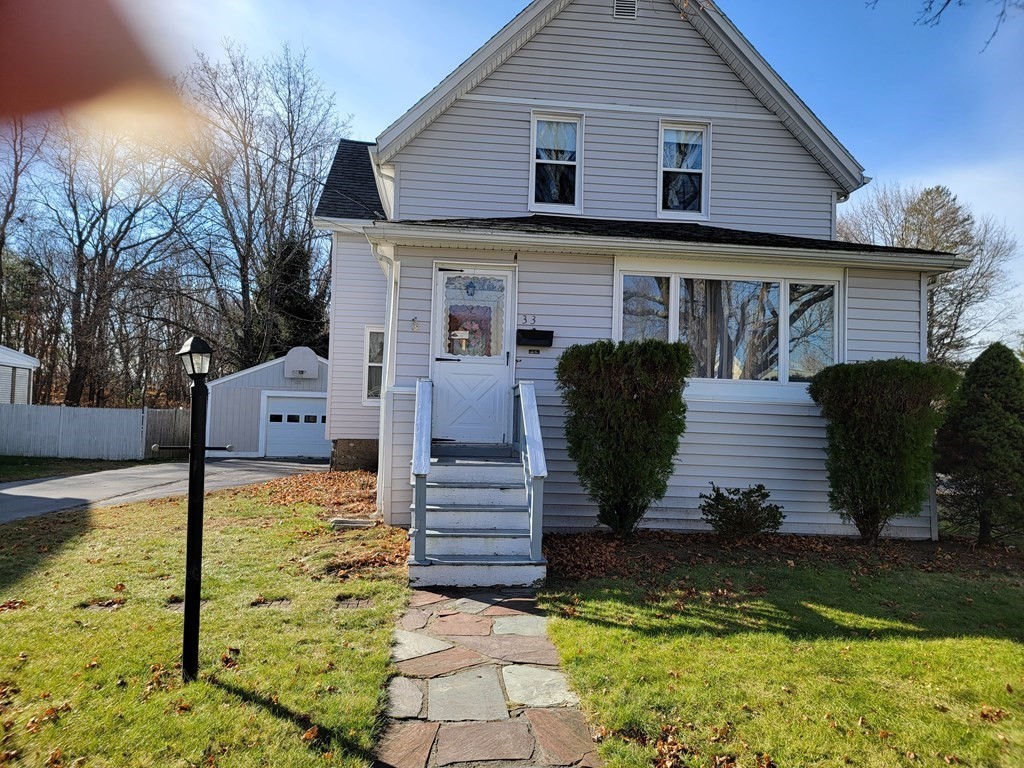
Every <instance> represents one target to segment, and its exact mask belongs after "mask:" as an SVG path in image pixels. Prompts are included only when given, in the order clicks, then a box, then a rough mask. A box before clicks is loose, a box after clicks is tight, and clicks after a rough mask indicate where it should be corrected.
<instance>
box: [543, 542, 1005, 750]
mask: <svg viewBox="0 0 1024 768" xmlns="http://www.w3.org/2000/svg"><path fill="white" fill-rule="evenodd" d="M682 538H683V537H680V539H682ZM709 542H710V543H709ZM644 546H645V545H644V543H643V542H640V543H639V544H637V545H636V548H637V550H638V553H639V554H638V556H637V558H636V565H637V566H638V567H637V568H635V569H634V571H633V573H632V575H631V576H627V577H625V578H622V577H620V578H615V579H609V578H593V579H589V580H585V581H578V582H562V583H552V584H550V585H549V587H548V589H547V591H546V601H547V604H548V606H549V608H550V609H551V610H552V612H553V614H554V615H555V616H557V617H558V618H556V619H554V620H553V621H552V623H551V627H550V634H551V637H552V639H553V640H554V642H555V644H556V645H557V646H558V648H559V651H560V653H561V655H562V658H563V661H564V663H565V666H566V671H567V673H568V675H569V677H570V680H571V683H572V684H573V686H574V687H575V688H576V690H577V691H579V692H580V694H581V697H582V700H583V705H584V708H585V709H586V710H587V712H588V714H589V715H590V716H591V718H592V720H593V721H594V723H595V724H596V725H598V726H600V727H601V728H602V729H606V733H607V738H606V740H605V743H604V745H603V746H602V754H603V755H604V756H605V758H606V759H608V761H609V763H610V764H611V765H613V766H648V765H650V764H651V762H652V760H653V761H655V764H657V765H661V766H666V768H667V767H669V766H734V765H735V766H758V767H759V768H767V767H768V766H779V767H780V768H781V767H783V766H841V765H856V766H868V767H875V766H907V765H921V766H946V765H950V764H957V765H970V766H1005V767H1006V768H1011V767H1013V768H1017V767H1019V766H1021V765H1024V644H1022V643H1024V579H1022V576H1021V571H1020V569H1019V567H1006V565H1005V561H1000V562H999V563H998V564H996V565H995V566H994V567H992V568H988V567H986V566H985V565H984V564H983V563H982V564H981V565H980V566H979V565H978V563H977V562H972V563H971V564H970V566H969V568H970V569H969V570H968V569H967V568H964V567H960V564H959V563H957V562H956V561H954V563H953V564H952V565H951V566H950V567H948V568H936V567H934V566H933V564H931V561H928V562H923V563H922V562H918V563H912V562H907V563H905V564H901V558H900V556H899V555H898V554H897V555H896V556H890V557H883V556H880V557H876V556H875V555H874V554H872V553H871V551H870V550H867V551H865V550H861V551H860V553H859V554H856V553H855V550H856V549H857V548H858V547H857V545H848V547H847V548H848V549H849V551H850V552H851V553H855V554H853V555H851V557H850V558H849V559H846V557H845V556H844V549H840V551H839V552H838V553H833V556H822V555H820V554H818V553H815V552H813V551H809V552H807V553H805V554H803V555H801V553H800V552H799V551H797V552H795V553H788V554H780V552H779V551H778V549H775V548H774V547H772V546H769V547H767V548H765V549H761V550H753V551H748V552H744V551H742V550H732V551H725V550H721V549H717V548H716V545H715V544H714V543H713V542H712V541H711V539H710V537H705V538H704V539H703V543H702V544H700V545H698V546H696V547H695V550H696V551H697V552H700V551H703V554H697V555H695V556H693V557H692V558H689V560H690V561H689V562H687V559H688V557H687V556H686V555H685V554H684V555H682V556H680V557H679V558H678V562H677V563H676V564H675V565H672V563H668V567H665V565H666V563H665V556H666V555H665V553H666V552H671V550H672V546H673V545H672V544H671V543H669V544H668V545H666V542H665V541H660V542H658V543H657V547H656V548H657V549H658V550H659V551H658V553H655V554H653V555H652V554H651V553H650V552H648V553H646V554H643V550H644ZM581 548H585V549H586V551H587V552H588V554H589V555H590V556H591V557H600V553H599V552H598V551H595V548H594V547H593V546H590V545H588V544H586V543H584V542H578V543H577V544H576V545H575V546H570V547H568V548H567V551H571V550H573V549H575V550H579V549H581ZM905 551H910V550H909V549H907V550H905ZM897 552H898V550H897ZM669 556H670V557H671V555H669ZM937 557H938V558H939V560H937V561H935V562H936V563H939V564H941V563H942V560H941V558H942V557H944V555H943V554H942V553H941V550H940V552H939V554H938V555H937ZM1016 562H1017V563H1018V564H1019V556H1018V557H1017V559H1016ZM652 566H653V567H652ZM659 566H661V567H659ZM552 567H555V568H557V557H555V558H553V562H552ZM659 571H660V572H659ZM659 760H660V762H659ZM673 760H674V762H673Z"/></svg>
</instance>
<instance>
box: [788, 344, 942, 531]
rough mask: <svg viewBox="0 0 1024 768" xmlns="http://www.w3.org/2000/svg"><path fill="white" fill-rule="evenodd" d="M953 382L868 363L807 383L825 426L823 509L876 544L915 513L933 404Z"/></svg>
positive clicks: (837, 368) (909, 367)
mask: <svg viewBox="0 0 1024 768" xmlns="http://www.w3.org/2000/svg"><path fill="white" fill-rule="evenodd" d="M955 387H956V374H955V373H954V372H952V371H951V370H949V369H947V368H943V367H942V366H939V365H936V364H934V363H915V362H911V361H909V360H872V361H870V362H864V363H843V364H840V365H833V366H830V367H828V368H826V369H824V370H823V371H821V372H820V373H818V374H817V375H816V376H815V377H814V379H813V380H812V381H811V384H810V387H809V388H808V389H809V392H810V394H811V397H812V398H813V399H814V402H816V403H817V404H818V405H820V406H821V412H822V415H823V416H824V417H825V419H826V420H827V421H828V425H827V428H826V439H827V444H826V448H825V453H826V458H825V467H826V469H827V470H828V479H829V486H830V487H829V493H828V498H829V502H830V504H831V506H832V508H833V509H835V510H836V511H838V512H839V513H840V514H841V515H842V516H843V519H845V520H848V521H852V522H853V523H854V524H855V525H856V526H857V530H858V531H859V532H860V535H861V538H862V539H863V540H864V541H866V542H871V543H876V542H877V541H878V538H879V536H881V534H882V531H883V530H884V529H885V526H886V525H888V523H889V521H890V520H892V519H893V518H894V517H912V516H914V515H918V514H920V512H921V505H922V504H923V503H924V500H925V498H926V497H927V494H928V487H929V482H930V479H931V469H932V459H933V448H932V446H933V441H934V435H935V429H936V428H937V427H938V426H939V423H940V421H941V414H940V411H939V410H938V408H937V405H938V404H941V403H942V402H944V401H945V400H946V399H947V398H948V397H949V395H950V394H951V393H952V391H953V389H954V388H955Z"/></svg>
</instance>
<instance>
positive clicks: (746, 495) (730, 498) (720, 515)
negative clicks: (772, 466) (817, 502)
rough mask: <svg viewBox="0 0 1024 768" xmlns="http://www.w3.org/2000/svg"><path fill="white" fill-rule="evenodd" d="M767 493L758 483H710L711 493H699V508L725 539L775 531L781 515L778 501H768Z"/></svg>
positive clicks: (737, 538) (779, 524)
mask: <svg viewBox="0 0 1024 768" xmlns="http://www.w3.org/2000/svg"><path fill="white" fill-rule="evenodd" d="M768 495H769V494H768V489H767V488H765V487H764V486H763V485H761V484H760V483H758V484H757V485H752V486H750V487H749V488H747V489H746V490H740V489H739V488H726V489H725V490H722V489H721V488H719V487H718V486H717V485H715V484H714V483H712V484H711V493H710V494H708V493H702V494H701V495H700V497H701V498H702V499H703V501H702V502H701V503H700V511H701V513H702V514H703V516H704V522H706V523H707V524H708V525H710V526H711V527H712V528H714V529H715V533H717V534H718V535H719V536H721V537H723V538H726V539H733V540H737V541H739V540H742V539H749V538H753V537H754V536H760V535H761V534H763V533H775V532H776V531H778V530H779V528H781V527H782V521H783V519H784V518H785V515H784V514H783V513H782V507H780V506H779V505H778V504H769V503H768Z"/></svg>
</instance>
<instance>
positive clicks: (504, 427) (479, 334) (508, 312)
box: [432, 266, 515, 443]
mask: <svg viewBox="0 0 1024 768" xmlns="http://www.w3.org/2000/svg"><path fill="white" fill-rule="evenodd" d="M512 290H513V273H512V270H509V269H492V268H483V267H479V268H475V267H462V268H456V267H443V266H442V267H438V268H437V272H436V275H435V281H434V333H433V337H434V341H433V345H434V349H433V358H434V364H433V369H434V375H433V380H434V403H433V411H432V412H433V425H432V435H433V437H434V438H435V439H440V440H454V441H458V442H466V443H506V442H508V438H509V434H508V432H509V422H510V421H511V411H510V402H511V393H512V362H511V358H512V355H511V351H512V349H511V329H512V313H513V312H514V311H515V308H514V306H513V300H512V299H513V297H512Z"/></svg>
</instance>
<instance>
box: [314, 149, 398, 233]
mask: <svg viewBox="0 0 1024 768" xmlns="http://www.w3.org/2000/svg"><path fill="white" fill-rule="evenodd" d="M372 146H373V142H366V141H352V140H351V139H342V140H341V141H339V142H338V151H337V153H336V154H335V155H334V162H333V163H332V164H331V170H330V172H329V173H328V174H327V181H325V182H324V190H323V192H322V193H321V194H320V201H319V202H318V203H317V206H316V215H317V216H320V217H323V218H328V219H367V220H376V219H383V218H385V216H384V206H383V205H381V203H380V195H379V194H378V193H377V182H376V181H375V180H374V178H373V166H372V165H371V164H370V152H369V149H368V148H369V147H372Z"/></svg>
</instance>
